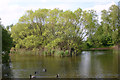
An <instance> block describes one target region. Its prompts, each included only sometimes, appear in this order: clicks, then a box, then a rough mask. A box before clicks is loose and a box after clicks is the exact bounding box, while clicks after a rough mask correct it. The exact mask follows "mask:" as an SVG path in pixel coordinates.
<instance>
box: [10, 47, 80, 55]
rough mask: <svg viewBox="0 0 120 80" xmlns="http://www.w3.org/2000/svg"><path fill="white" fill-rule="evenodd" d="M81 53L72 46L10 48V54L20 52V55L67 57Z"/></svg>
mask: <svg viewBox="0 0 120 80" xmlns="http://www.w3.org/2000/svg"><path fill="white" fill-rule="evenodd" d="M80 53H81V50H79V51H77V50H74V49H73V48H72V49H70V50H61V49H51V50H47V49H35V48H34V49H33V50H28V49H14V48H11V50H10V55H12V54H21V55H40V56H59V57H65V56H66V57H69V56H77V55H79V54H80Z"/></svg>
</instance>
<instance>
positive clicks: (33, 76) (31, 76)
mask: <svg viewBox="0 0 120 80" xmlns="http://www.w3.org/2000/svg"><path fill="white" fill-rule="evenodd" d="M34 74H35V75H36V74H37V72H36V71H35V73H34ZM35 75H31V74H30V79H31V78H36V76H35Z"/></svg>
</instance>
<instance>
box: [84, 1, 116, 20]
mask: <svg viewBox="0 0 120 80" xmlns="http://www.w3.org/2000/svg"><path fill="white" fill-rule="evenodd" d="M114 4H116V3H115V2H114V1H111V2H109V3H108V4H102V5H95V6H93V7H91V8H86V9H84V10H91V9H93V10H95V11H96V12H97V14H98V16H99V17H98V19H99V21H101V11H102V10H104V9H105V10H108V9H109V7H110V6H111V5H114Z"/></svg>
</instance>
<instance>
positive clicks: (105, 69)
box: [10, 50, 118, 78]
mask: <svg viewBox="0 0 120 80" xmlns="http://www.w3.org/2000/svg"><path fill="white" fill-rule="evenodd" d="M11 61H12V62H11V64H10V66H11V74H12V75H13V76H12V77H13V78H29V75H30V74H34V72H35V71H36V72H37V74H36V76H37V77H38V78H55V77H56V74H59V75H60V76H59V77H60V78H117V77H118V51H116V50H104V51H82V53H81V54H80V55H79V56H73V57H50V56H47V57H43V56H38V55H19V54H13V55H11ZM44 68H45V69H47V71H46V72H43V69H44Z"/></svg>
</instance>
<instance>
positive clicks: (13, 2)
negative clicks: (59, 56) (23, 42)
mask: <svg viewBox="0 0 120 80" xmlns="http://www.w3.org/2000/svg"><path fill="white" fill-rule="evenodd" d="M118 1H119V0H0V18H1V19H2V24H3V25H4V26H7V25H10V24H16V23H17V22H18V19H19V18H20V17H21V16H22V15H23V14H24V13H25V11H26V10H30V9H32V10H37V9H39V8H47V9H54V8H59V9H63V10H68V9H69V10H71V11H74V10H76V9H78V8H82V9H83V10H88V9H94V10H96V11H97V13H98V15H100V11H101V10H103V9H108V8H109V7H110V6H111V5H113V4H116V5H118Z"/></svg>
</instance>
